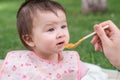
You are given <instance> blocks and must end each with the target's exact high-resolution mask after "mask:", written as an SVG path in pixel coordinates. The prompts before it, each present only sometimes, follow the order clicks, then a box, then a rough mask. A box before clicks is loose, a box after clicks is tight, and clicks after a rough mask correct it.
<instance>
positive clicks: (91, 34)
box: [83, 25, 109, 39]
mask: <svg viewBox="0 0 120 80" xmlns="http://www.w3.org/2000/svg"><path fill="white" fill-rule="evenodd" d="M108 27H109V26H108V25H106V26H104V27H103V29H106V28H108ZM95 34H96V32H92V33H90V34H88V35H87V36H85V37H83V39H87V38H89V37H91V36H93V35H95Z"/></svg>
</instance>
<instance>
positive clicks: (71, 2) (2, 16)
mask: <svg viewBox="0 0 120 80" xmlns="http://www.w3.org/2000/svg"><path fill="white" fill-rule="evenodd" d="M22 1H24V0H0V58H1V59H4V58H5V56H6V53H7V52H8V51H11V50H17V49H24V48H23V46H22V44H21V42H20V40H19V37H18V34H17V30H16V13H17V9H18V8H19V6H20V4H21V3H22ZM56 1H58V2H60V3H61V4H62V5H63V6H64V7H65V9H66V11H67V21H68V26H69V31H70V37H71V39H70V42H76V41H77V40H78V39H79V38H81V37H83V36H85V35H87V34H89V33H91V32H92V31H93V25H94V24H96V23H100V22H102V21H105V20H108V19H111V20H112V21H113V22H114V23H115V24H117V26H120V20H119V17H120V8H119V3H120V0H108V11H107V12H106V13H104V14H101V13H95V14H81V12H80V11H81V2H80V0H56ZM90 40H91V38H89V39H88V40H86V41H84V42H83V43H82V44H81V45H80V46H79V47H77V48H75V49H73V50H76V51H78V52H79V54H80V57H81V60H82V61H85V62H89V63H93V64H97V65H100V66H102V67H104V68H111V69H115V68H114V67H113V66H112V65H111V64H110V63H109V61H108V60H107V59H106V58H105V56H104V54H103V53H101V52H95V51H94V48H93V46H92V45H91V44H90Z"/></svg>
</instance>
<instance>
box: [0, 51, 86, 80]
mask: <svg viewBox="0 0 120 80" xmlns="http://www.w3.org/2000/svg"><path fill="white" fill-rule="evenodd" d="M62 55H63V60H61V61H60V62H59V63H51V62H48V61H46V60H44V59H41V58H40V57H38V56H37V55H35V53H34V52H32V51H27V50H23V51H22V50H21V51H11V52H9V53H8V55H7V57H6V59H5V62H4V64H3V66H2V68H1V70H0V80H81V78H82V77H83V76H84V75H85V74H86V72H87V71H88V68H86V67H85V66H84V64H83V63H82V62H81V61H80V59H79V55H78V53H77V52H75V51H64V52H63V53H62Z"/></svg>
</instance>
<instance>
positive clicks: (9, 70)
mask: <svg viewBox="0 0 120 80" xmlns="http://www.w3.org/2000/svg"><path fill="white" fill-rule="evenodd" d="M17 29H18V33H19V36H20V39H21V41H22V43H23V44H24V46H25V47H26V48H27V50H17V51H11V52H9V53H8V54H7V56H6V58H5V61H4V63H3V66H2V68H1V70H0V80H81V79H82V78H83V76H84V75H85V74H86V73H87V71H88V68H87V67H86V66H84V64H83V63H82V62H81V61H80V58H79V55H78V53H77V52H76V51H63V50H64V45H65V44H67V43H68V42H69V32H68V26H67V21H66V12H65V10H64V8H63V7H62V6H61V5H60V4H59V3H57V2H55V1H52V0H27V1H25V2H24V3H23V4H22V5H21V7H20V8H19V10H18V13H17Z"/></svg>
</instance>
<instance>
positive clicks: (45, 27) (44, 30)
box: [32, 10, 69, 54]
mask: <svg viewBox="0 0 120 80" xmlns="http://www.w3.org/2000/svg"><path fill="white" fill-rule="evenodd" d="M33 26H34V27H33V34H32V40H33V44H34V45H35V48H34V51H35V52H36V53H44V54H53V53H58V52H59V51H62V50H63V49H64V44H66V43H68V42H69V33H68V27H67V21H66V15H65V13H64V12H63V11H61V10H57V15H56V14H54V13H53V12H49V11H46V12H40V11H38V12H37V14H36V15H35V17H34V20H33Z"/></svg>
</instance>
